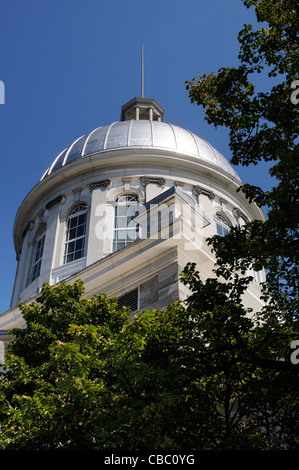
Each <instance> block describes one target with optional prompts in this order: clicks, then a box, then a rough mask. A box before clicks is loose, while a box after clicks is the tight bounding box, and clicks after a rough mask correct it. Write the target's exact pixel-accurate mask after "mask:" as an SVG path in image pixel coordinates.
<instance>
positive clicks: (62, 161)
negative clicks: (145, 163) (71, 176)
mask: <svg viewBox="0 0 299 470" xmlns="http://www.w3.org/2000/svg"><path fill="white" fill-rule="evenodd" d="M130 148H132V149H133V148H134V149H136V148H140V149H161V150H164V151H165V150H166V151H167V150H169V151H174V152H178V153H180V154H182V155H192V156H195V157H197V158H198V159H199V160H201V161H202V162H203V163H204V162H208V163H210V164H212V165H214V166H216V167H219V168H221V169H222V170H224V171H226V172H227V173H229V174H230V175H231V176H232V177H234V178H237V179H238V180H240V178H239V176H238V175H237V173H236V172H235V170H234V169H233V168H232V167H231V165H230V164H229V162H228V161H227V160H226V158H225V157H224V156H223V155H222V154H221V153H220V152H218V151H217V150H216V149H215V148H214V147H213V146H212V145H211V144H209V143H208V142H207V141H206V140H204V139H202V138H201V137H198V136H197V135H195V134H193V133H192V132H190V131H189V130H187V129H185V128H182V127H179V126H175V125H173V124H170V123H167V122H162V121H153V120H129V121H120V122H113V123H112V124H110V125H107V126H103V127H98V128H96V129H94V130H93V131H92V132H90V133H89V134H87V135H84V136H82V137H80V138H79V139H77V140H76V141H75V142H73V143H72V144H71V145H70V146H69V147H68V148H66V149H65V150H64V151H63V152H61V153H60V154H59V155H58V156H57V158H56V159H55V160H54V162H53V163H52V165H51V166H50V168H48V169H47V171H46V172H45V173H44V175H43V177H42V178H41V179H44V178H46V177H47V176H48V175H50V174H52V173H53V172H54V171H56V170H57V169H59V168H61V167H63V166H65V165H68V164H69V163H71V162H73V161H74V160H78V159H81V158H85V157H87V156H90V155H92V154H96V153H101V152H107V151H109V150H115V149H130Z"/></svg>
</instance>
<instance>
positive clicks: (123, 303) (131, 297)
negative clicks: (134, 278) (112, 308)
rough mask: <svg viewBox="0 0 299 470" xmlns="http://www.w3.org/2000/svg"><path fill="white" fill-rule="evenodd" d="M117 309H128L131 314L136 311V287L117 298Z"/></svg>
mask: <svg viewBox="0 0 299 470" xmlns="http://www.w3.org/2000/svg"><path fill="white" fill-rule="evenodd" d="M117 300H118V305H119V307H128V308H129V309H130V310H131V311H132V312H134V311H135V310H138V287H136V289H133V290H131V291H130V292H127V293H126V294H123V295H121V296H120V297H118V298H117Z"/></svg>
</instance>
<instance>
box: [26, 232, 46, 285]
mask: <svg viewBox="0 0 299 470" xmlns="http://www.w3.org/2000/svg"><path fill="white" fill-rule="evenodd" d="M45 238H46V227H43V228H42V229H41V230H40V231H39V232H38V233H37V236H36V237H35V240H34V252H33V259H32V265H31V270H30V276H29V284H30V283H31V282H33V281H34V280H35V279H37V278H38V277H39V275H40V269H41V265H42V258H43V252H44V244H45Z"/></svg>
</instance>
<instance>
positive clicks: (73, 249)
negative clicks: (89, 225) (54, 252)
mask: <svg viewBox="0 0 299 470" xmlns="http://www.w3.org/2000/svg"><path fill="white" fill-rule="evenodd" d="M86 218H87V211H86V204H80V205H78V206H76V207H75V208H74V209H73V210H71V212H70V213H69V216H68V220H67V233H66V243H65V251H64V264H65V263H70V262H71V261H74V260H76V259H79V258H82V257H83V256H84V249H85V235H86Z"/></svg>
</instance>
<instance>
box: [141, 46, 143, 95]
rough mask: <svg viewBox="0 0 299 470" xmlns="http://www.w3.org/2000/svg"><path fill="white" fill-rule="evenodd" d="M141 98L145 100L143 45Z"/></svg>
mask: <svg viewBox="0 0 299 470" xmlns="http://www.w3.org/2000/svg"><path fill="white" fill-rule="evenodd" d="M141 98H144V57H143V44H142V46H141Z"/></svg>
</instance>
